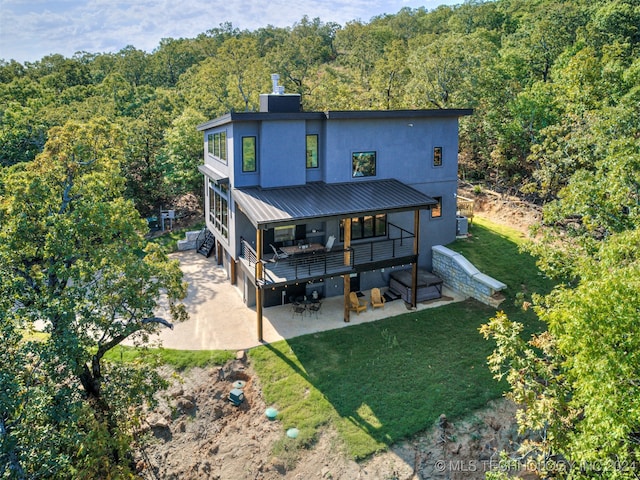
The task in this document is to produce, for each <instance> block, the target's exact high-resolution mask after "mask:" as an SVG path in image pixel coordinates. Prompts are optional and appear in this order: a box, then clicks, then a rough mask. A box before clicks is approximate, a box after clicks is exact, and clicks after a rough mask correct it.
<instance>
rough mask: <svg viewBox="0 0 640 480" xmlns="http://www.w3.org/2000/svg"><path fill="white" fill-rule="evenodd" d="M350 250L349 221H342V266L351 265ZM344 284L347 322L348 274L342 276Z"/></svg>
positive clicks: (349, 278)
mask: <svg viewBox="0 0 640 480" xmlns="http://www.w3.org/2000/svg"><path fill="white" fill-rule="evenodd" d="M349 248H351V219H350V218H345V219H344V264H345V265H351V252H350V251H349ZM342 283H343V284H344V321H345V322H347V323H348V322H349V321H350V318H349V305H350V300H349V293H350V292H351V275H350V274H348V273H345V274H344V280H343V282H342Z"/></svg>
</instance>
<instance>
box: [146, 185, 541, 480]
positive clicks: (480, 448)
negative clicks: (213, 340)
mask: <svg viewBox="0 0 640 480" xmlns="http://www.w3.org/2000/svg"><path fill="white" fill-rule="evenodd" d="M460 195H462V196H464V197H467V198H475V214H476V215H479V216H483V217H486V218H489V219H491V220H492V221H494V222H496V223H504V224H507V225H509V226H511V227H515V228H518V229H520V230H521V231H523V233H526V232H527V231H528V228H529V226H530V225H532V224H533V223H535V222H537V221H539V220H540V211H539V209H537V208H536V207H534V206H529V205H524V204H522V203H521V202H519V201H518V200H517V199H511V198H505V197H502V196H500V195H497V194H492V193H491V192H487V191H483V192H482V194H481V195H475V194H474V192H473V190H472V189H471V188H470V187H469V188H466V189H465V188H462V189H461V191H460ZM166 374H167V376H168V378H170V379H172V386H171V387H170V388H169V389H168V390H167V391H166V392H162V394H161V395H160V397H159V398H161V402H160V406H159V407H158V408H157V409H155V410H154V411H153V412H150V413H149V415H148V417H147V421H146V425H145V431H146V434H147V435H148V437H149V438H150V439H151V441H150V443H149V445H148V446H146V447H145V448H144V450H141V451H139V452H138V455H137V467H138V472H139V475H140V476H141V477H142V478H145V479H163V480H164V479H180V480H191V479H217V480H244V479H247V480H249V479H252V480H258V479H261V480H298V479H302V480H307V479H336V480H337V479H340V480H356V479H367V480H393V479H397V480H400V479H402V480H423V479H435V480H439V479H449V480H457V479H469V480H475V479H483V478H484V476H485V472H486V471H487V470H490V469H496V468H500V467H501V464H500V463H499V460H500V458H499V452H500V451H506V452H514V451H515V450H516V449H517V447H518V446H519V444H520V443H521V442H522V440H523V439H522V438H521V437H520V436H519V435H518V432H517V427H516V424H515V420H514V415H515V411H516V407H515V405H513V404H512V403H511V402H509V401H507V400H504V399H502V400H498V401H495V402H492V403H491V404H489V405H487V407H486V408H485V409H483V410H481V411H478V412H474V413H473V414H472V415H470V416H469V417H468V418H465V419H462V420H458V421H450V420H449V419H447V418H445V417H444V416H441V418H440V420H439V421H438V422H437V423H436V424H435V425H433V427H432V428H431V429H428V430H426V431H424V432H421V433H420V434H418V435H416V436H415V437H413V438H411V439H408V440H406V441H403V442H400V443H398V444H396V445H393V446H391V447H390V448H389V449H388V450H387V451H385V452H382V453H379V454H377V455H374V456H372V457H371V458H368V459H366V460H364V461H360V462H356V461H354V460H353V459H350V458H349V457H348V456H347V455H346V454H345V450H344V448H343V445H342V443H341V441H340V439H339V437H338V435H337V434H336V432H334V431H332V430H331V429H326V430H324V431H321V432H318V435H317V441H316V442H315V443H314V444H313V445H312V446H308V447H303V446H301V445H299V444H298V442H297V440H296V439H293V438H289V437H288V436H287V433H286V432H285V429H284V428H283V426H282V424H281V423H280V422H279V421H278V419H277V418H276V419H274V420H270V419H269V418H268V417H267V415H266V409H267V407H269V405H267V404H265V401H264V399H263V397H262V391H261V388H260V383H259V379H258V377H257V376H256V375H255V373H254V371H253V369H252V367H251V364H250V362H249V361H248V360H247V359H246V356H245V355H244V352H239V355H238V359H236V360H234V361H232V362H229V363H228V364H227V365H225V366H224V367H223V368H221V369H220V368H211V369H192V370H190V371H188V372H186V373H183V374H177V373H176V372H171V371H168V370H167V372H166ZM236 387H241V390H242V391H243V393H244V401H243V402H242V403H241V404H240V405H239V406H235V405H233V404H232V403H231V402H230V401H229V393H230V392H231V390H232V389H234V388H236ZM511 474H512V475H514V476H517V477H520V478H537V477H535V476H534V475H533V474H531V473H529V472H526V471H521V472H511Z"/></svg>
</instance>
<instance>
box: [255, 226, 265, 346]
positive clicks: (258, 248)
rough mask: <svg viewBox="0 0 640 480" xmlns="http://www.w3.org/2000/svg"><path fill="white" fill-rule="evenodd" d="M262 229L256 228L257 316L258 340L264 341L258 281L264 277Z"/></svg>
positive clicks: (260, 294) (260, 290)
mask: <svg viewBox="0 0 640 480" xmlns="http://www.w3.org/2000/svg"><path fill="white" fill-rule="evenodd" d="M262 233H263V232H262V230H261V229H259V228H258V229H256V317H257V319H256V320H257V328H258V341H259V342H263V341H264V339H263V338H262V288H260V286H259V285H258V281H259V280H261V279H262V277H263V274H262Z"/></svg>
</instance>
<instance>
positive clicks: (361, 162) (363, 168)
mask: <svg viewBox="0 0 640 480" xmlns="http://www.w3.org/2000/svg"><path fill="white" fill-rule="evenodd" d="M351 168H352V175H351V176H352V177H354V178H355V177H375V176H376V152H353V153H352V154H351Z"/></svg>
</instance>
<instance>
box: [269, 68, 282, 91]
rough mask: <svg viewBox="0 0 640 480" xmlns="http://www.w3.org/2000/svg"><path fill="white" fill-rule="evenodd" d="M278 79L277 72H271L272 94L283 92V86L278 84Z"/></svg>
mask: <svg viewBox="0 0 640 480" xmlns="http://www.w3.org/2000/svg"><path fill="white" fill-rule="evenodd" d="M278 80H280V75H278V74H277V73H272V74H271V82H272V83H273V92H271V93H273V94H275V95H282V94H283V93H284V86H282V85H278Z"/></svg>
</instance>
